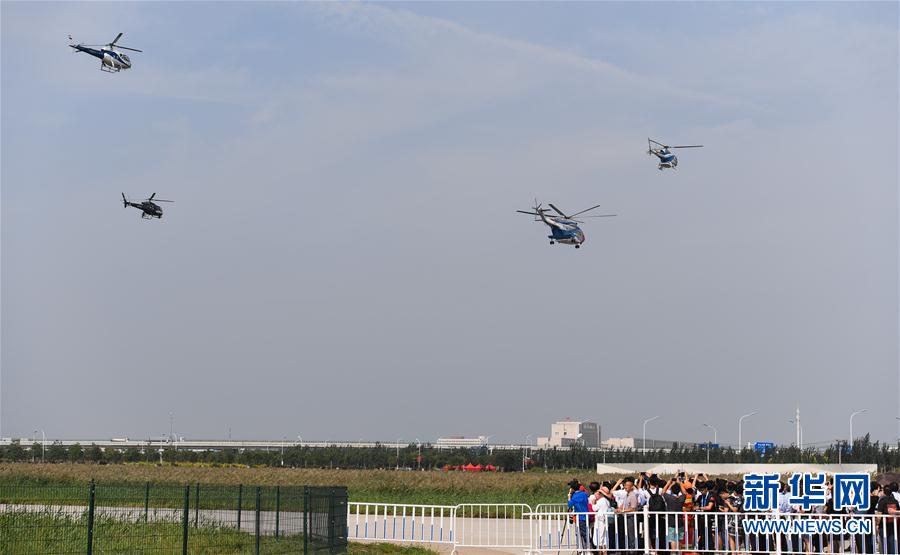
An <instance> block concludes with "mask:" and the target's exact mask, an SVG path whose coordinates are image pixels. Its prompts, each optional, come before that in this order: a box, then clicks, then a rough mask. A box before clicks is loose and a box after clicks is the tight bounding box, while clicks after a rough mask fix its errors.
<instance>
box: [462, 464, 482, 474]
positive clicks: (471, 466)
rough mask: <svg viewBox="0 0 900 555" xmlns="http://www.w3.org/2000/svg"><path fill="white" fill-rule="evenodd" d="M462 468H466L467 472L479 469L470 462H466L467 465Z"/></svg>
mask: <svg viewBox="0 0 900 555" xmlns="http://www.w3.org/2000/svg"><path fill="white" fill-rule="evenodd" d="M463 468H465V469H466V470H468V471H469V472H477V471H478V470H479V469H478V468H476V467H475V465H473V464H472V463H469V464H467V465H466V466H464V467H463Z"/></svg>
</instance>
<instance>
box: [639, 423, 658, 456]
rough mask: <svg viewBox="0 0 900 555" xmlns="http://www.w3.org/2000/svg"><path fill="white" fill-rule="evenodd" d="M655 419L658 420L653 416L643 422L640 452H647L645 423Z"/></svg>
mask: <svg viewBox="0 0 900 555" xmlns="http://www.w3.org/2000/svg"><path fill="white" fill-rule="evenodd" d="M657 418H659V416H654V417H653V418H648V419H647V420H644V435H643V442H642V443H641V451H646V450H647V423H648V422H653V421H654V420H656V419H657Z"/></svg>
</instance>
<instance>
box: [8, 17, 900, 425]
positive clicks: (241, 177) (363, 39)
mask: <svg viewBox="0 0 900 555" xmlns="http://www.w3.org/2000/svg"><path fill="white" fill-rule="evenodd" d="M0 9H2V16H3V17H2V36H0V46H2V70H0V71H2V84H0V87H2V89H0V92H2V113H3V118H2V122H0V130H2V153H0V154H2V168H0V178H2V183H0V186H2V189H0V194H2V307H3V310H2V340H3V350H2V376H0V385H2V391H0V402H2V407H0V434H2V435H4V436H17V435H25V434H28V433H30V432H31V430H33V429H34V428H35V427H39V428H44V429H45V430H46V431H47V433H48V435H49V436H52V437H76V436H85V435H97V436H101V437H104V436H109V437H113V436H116V437H119V436H122V435H127V436H129V437H131V436H136V437H144V436H146V435H151V434H157V433H162V432H165V431H166V430H167V429H168V428H167V426H168V413H169V412H170V411H174V412H175V413H176V415H177V417H176V419H177V422H178V427H179V428H180V432H181V433H182V435H185V436H188V437H201V436H202V437H221V436H222V435H224V433H225V431H226V430H227V429H228V428H231V429H232V431H233V433H234V434H235V435H236V436H242V437H272V438H279V437H282V436H287V437H293V436H295V435H297V434H302V435H303V437H304V438H305V439H307V438H309V439H311V438H313V437H320V438H334V439H358V438H372V439H379V438H380V439H395V438H396V437H400V436H402V437H407V438H413V437H419V438H421V439H425V438H436V437H438V436H441V435H448V434H468V435H478V434H484V435H491V436H492V437H494V438H496V439H500V440H508V441H518V440H520V439H522V438H524V436H525V434H529V433H530V434H532V435H533V436H534V435H537V434H538V433H543V432H545V431H546V430H547V429H548V425H549V423H550V422H551V421H553V420H556V419H560V418H564V417H567V416H570V417H572V418H576V419H593V420H596V421H598V422H600V423H601V425H602V426H603V434H604V436H607V437H608V436H624V435H634V434H638V433H640V423H641V422H642V421H643V419H644V418H647V417H648V416H653V415H656V414H659V413H661V414H662V415H663V416H665V418H664V419H661V420H660V421H658V422H657V423H654V430H653V434H654V435H655V436H659V437H667V438H668V437H672V438H677V439H686V440H699V439H705V435H706V432H707V430H706V429H705V428H703V427H702V423H703V422H702V421H710V423H713V424H714V425H717V426H718V427H719V432H720V434H719V435H720V440H722V442H725V443H728V442H734V441H736V436H737V430H736V421H737V417H738V416H740V415H741V414H744V413H746V412H750V411H751V410H761V411H762V414H760V415H759V416H757V417H754V418H753V419H752V420H753V422H750V421H747V422H745V427H744V430H745V436H747V437H749V438H752V439H754V440H766V441H776V442H783V441H789V440H790V438H791V436H792V428H791V426H790V425H788V424H787V423H786V420H787V419H789V418H791V417H792V416H793V410H794V407H795V406H796V404H797V403H799V404H800V405H801V409H802V410H803V415H804V416H803V418H804V420H805V421H806V422H807V424H805V438H806V439H808V440H809V441H829V440H831V439H834V438H836V437H843V436H844V435H846V433H847V432H846V428H847V425H846V420H847V416H848V415H849V413H850V412H851V411H852V410H856V409H857V408H868V409H869V412H868V413H866V414H865V415H863V416H860V417H857V419H856V420H855V429H856V430H857V431H858V432H871V433H872V434H873V436H874V437H876V438H878V439H884V440H893V439H895V438H896V436H897V423H896V420H895V417H896V416H897V414H898V412H900V407H898V396H900V392H898V385H900V384H898V380H900V375H898V355H897V353H898V345H897V343H898V325H897V312H898V311H897V307H898V271H897V267H898V265H897V259H898V241H897V235H898V233H897V231H898V226H897V224H898V221H897V206H898V202H897V201H898V198H897V184H898V151H900V145H898V123H897V122H898V107H897V99H898V95H900V86H898V65H900V64H898V54H897V52H898V48H897V46H898V6H897V4H896V3H859V2H856V3H837V2H833V3H813V2H803V3H770V2H767V3H751V2H741V3H618V2H617V3H570V4H556V3H522V4H511V3H396V4H392V3H379V4H372V3H357V4H338V3H303V4H301V3H271V4H267V3H102V4H101V3H84V4H82V3H16V2H5V3H3V4H2V7H0ZM120 31H123V32H124V33H125V35H124V36H123V38H122V40H121V42H122V44H124V45H126V46H131V47H135V48H140V49H142V50H144V52H143V53H140V54H138V53H135V54H134V56H133V57H132V59H133V61H134V68H133V69H132V70H129V71H127V72H122V73H120V74H116V75H109V74H106V73H102V72H100V71H99V70H98V64H97V63H95V62H96V60H95V59H94V58H90V57H88V56H86V55H82V54H75V53H72V52H71V49H69V48H68V47H67V46H66V44H67V40H66V36H67V35H68V34H72V35H73V36H74V37H75V39H76V40H78V41H83V42H87V43H102V42H104V41H108V40H111V39H112V38H113V37H115V35H116V34H117V33H118V32H120ZM648 136H651V137H654V138H658V139H660V140H665V141H668V142H670V143H681V144H684V143H691V144H693V143H702V144H704V145H706V146H705V148H703V149H700V150H693V151H686V152H684V153H683V155H682V156H681V164H680V165H679V168H678V170H677V171H675V172H658V171H657V170H656V166H655V164H654V163H653V161H652V159H650V158H648V156H647V155H646V154H645V149H646V146H645V145H646V138H647V137H648ZM154 191H155V192H157V193H158V194H159V196H161V197H163V198H172V199H174V200H176V203H175V204H173V205H170V206H167V207H165V208H166V216H165V217H164V218H163V220H162V221H160V222H152V223H150V222H142V221H140V219H139V218H138V216H137V213H136V211H134V210H132V209H129V210H123V209H122V208H119V207H118V205H117V202H118V199H119V198H120V197H119V194H120V192H125V193H126V194H127V195H129V196H130V197H135V198H141V197H143V196H145V195H148V194H150V193H152V192H154ZM535 197H537V198H539V199H541V200H542V201H544V202H553V203H554V204H557V205H558V206H561V207H563V208H564V209H570V210H573V211H574V210H578V209H582V208H586V207H588V206H592V205H594V204H598V203H602V204H603V210H604V211H608V212H614V213H617V214H619V216H618V217H617V218H612V219H598V220H593V221H589V223H588V224H586V226H585V232H586V234H587V237H588V242H587V243H586V244H585V246H584V248H583V249H580V250H579V251H575V250H574V249H570V248H560V247H558V246H557V247H554V248H551V247H550V246H549V245H548V244H547V241H546V239H545V235H546V231H545V230H544V229H541V228H540V227H539V226H538V225H537V224H535V223H533V222H531V221H530V220H529V219H528V218H527V217H525V216H521V217H518V216H520V215H517V214H515V212H514V211H515V210H516V209H523V208H527V207H528V206H529V205H530V203H531V202H532V199H534V198H535ZM848 384H849V385H848ZM847 391H851V392H853V394H852V395H849V396H848V395H847ZM576 392H577V393H576ZM844 397H848V398H844ZM86 399H96V401H94V402H90V403H89V402H86ZM685 400H688V401H689V402H690V403H691V404H696V405H698V406H700V407H702V408H700V409H698V411H697V412H696V413H692V412H690V411H685V410H684V409H683V408H682V407H683V405H684V403H685ZM326 414H327V415H329V418H327V419H324V418H322V416H323V415H326ZM701 420H702V421H701ZM732 428H733V430H732ZM729 435H733V436H735V437H729Z"/></svg>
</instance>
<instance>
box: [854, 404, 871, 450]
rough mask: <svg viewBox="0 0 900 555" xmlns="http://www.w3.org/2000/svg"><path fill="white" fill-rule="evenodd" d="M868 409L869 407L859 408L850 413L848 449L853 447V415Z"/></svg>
mask: <svg viewBox="0 0 900 555" xmlns="http://www.w3.org/2000/svg"><path fill="white" fill-rule="evenodd" d="M868 411H869V409H860V410H858V411H856V412H854V413H852V414H851V415H850V449H853V417H854V416H856V415H857V414H862V413H864V412H868Z"/></svg>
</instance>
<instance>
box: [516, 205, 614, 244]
mask: <svg viewBox="0 0 900 555" xmlns="http://www.w3.org/2000/svg"><path fill="white" fill-rule="evenodd" d="M548 205H549V206H550V208H541V205H540V204H538V202H537V200H535V201H534V208H532V209H531V210H532V211H531V212H529V211H527V210H516V212H519V213H520V214H530V215H532V216H534V217H535V218H534V221H538V220H540V221H542V222H544V223H545V224H547V226H548V227H549V228H550V235H548V236H547V238H548V239H550V244H551V245H553V244H555V243H560V244H564V245H575V248H576V249H580V248H581V244H582V243H584V241H585V237H584V232H583V231H581V228H580V227H578V224H582V223H584V222H582V221H580V220H576V219H575V216H579V215H581V214H584V213H585V212H590V211H591V210H593V209H594V208H599V207H600V205H599V204H598V205H597V206H591V207H590V208H588V209H586V210H582V211H581V212H576V213H574V214H572V215H567V214H566V213H565V212H563V211H562V210H560V209H559V208H557V207H556V206H554V205H553V204H552V203H548ZM551 209H552V210H553V211H554V212H556V213H557V214H558V215H557V216H555V215H552V214H547V212H550V210H551ZM615 215H616V214H597V215H592V216H582V217H584V218H610V217H613V216H615Z"/></svg>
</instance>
